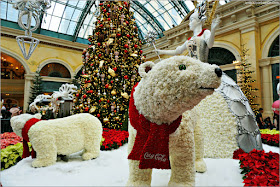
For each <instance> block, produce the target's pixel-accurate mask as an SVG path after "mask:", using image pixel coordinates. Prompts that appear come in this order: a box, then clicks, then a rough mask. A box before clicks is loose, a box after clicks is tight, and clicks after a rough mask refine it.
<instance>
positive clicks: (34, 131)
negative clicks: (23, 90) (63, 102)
mask: <svg viewBox="0 0 280 187" xmlns="http://www.w3.org/2000/svg"><path fill="white" fill-rule="evenodd" d="M31 118H37V119H41V115H40V114H35V115H31V114H22V115H19V116H15V117H13V118H11V126H12V128H13V130H14V132H15V133H16V134H17V135H18V136H20V137H23V136H22V129H23V128H24V126H25V124H26V122H27V121H29V120H30V119H31ZM102 131H103V130H102V124H101V122H100V121H99V120H98V119H97V118H96V117H94V116H92V115H90V114H76V115H72V116H69V117H65V118H60V119H52V120H42V121H38V122H37V123H35V124H34V125H33V126H31V128H30V129H29V131H28V137H29V140H30V142H31V145H32V147H33V149H34V150H35V151H36V160H34V161H33V162H32V166H33V167H42V166H49V165H52V164H55V162H56V159H57V155H58V154H61V155H70V154H72V153H76V152H79V151H81V150H84V152H83V155H82V158H83V159H84V160H90V159H93V158H96V157H98V156H99V153H100V141H101V138H102Z"/></svg>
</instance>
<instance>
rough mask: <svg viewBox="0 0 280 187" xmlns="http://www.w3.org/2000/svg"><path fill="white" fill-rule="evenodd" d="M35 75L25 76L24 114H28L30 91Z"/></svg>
mask: <svg viewBox="0 0 280 187" xmlns="http://www.w3.org/2000/svg"><path fill="white" fill-rule="evenodd" d="M34 75H35V74H25V75H24V77H25V82H24V103H23V112H26V110H27V108H28V102H29V97H30V95H31V94H30V91H31V86H32V80H33V78H34Z"/></svg>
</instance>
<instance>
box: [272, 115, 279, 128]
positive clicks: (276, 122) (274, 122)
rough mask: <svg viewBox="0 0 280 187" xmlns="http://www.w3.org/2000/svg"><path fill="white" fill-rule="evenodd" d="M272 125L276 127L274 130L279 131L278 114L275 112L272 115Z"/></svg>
mask: <svg viewBox="0 0 280 187" xmlns="http://www.w3.org/2000/svg"><path fill="white" fill-rule="evenodd" d="M273 125H274V126H275V127H276V130H278V131H279V115H278V114H276V113H274V115H273Z"/></svg>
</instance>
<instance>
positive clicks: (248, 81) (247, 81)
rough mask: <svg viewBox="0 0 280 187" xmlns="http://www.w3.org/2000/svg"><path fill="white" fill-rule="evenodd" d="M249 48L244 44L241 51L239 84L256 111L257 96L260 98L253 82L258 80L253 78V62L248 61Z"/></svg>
mask: <svg viewBox="0 0 280 187" xmlns="http://www.w3.org/2000/svg"><path fill="white" fill-rule="evenodd" d="M247 57H248V49H246V48H245V47H244V45H242V53H241V64H240V65H239V67H238V71H237V74H238V75H239V78H238V79H239V80H238V81H237V83H238V85H239V86H240V88H241V90H242V92H243V93H244V95H245V96H246V97H247V99H248V101H249V103H250V105H251V108H252V110H253V111H254V112H255V113H256V111H257V109H258V108H257V107H258V105H259V104H257V103H255V98H258V96H257V93H256V92H257V91H258V89H257V88H254V87H253V83H254V82H256V80H255V79H253V77H252V74H253V73H254V71H252V70H251V69H252V68H251V63H249V62H248V58H247Z"/></svg>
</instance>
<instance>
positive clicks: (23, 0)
mask: <svg viewBox="0 0 280 187" xmlns="http://www.w3.org/2000/svg"><path fill="white" fill-rule="evenodd" d="M50 7H51V1H50V0H40V1H35V0H17V1H16V2H15V3H14V4H13V8H15V9H17V10H19V16H18V25H19V26H20V27H21V28H22V29H23V30H25V35H24V36H17V37H16V40H17V43H18V45H19V48H20V50H21V52H22V54H23V56H24V58H25V59H26V60H28V59H29V58H30V57H31V55H32V53H33V52H34V50H35V48H36V47H37V45H38V44H39V40H38V39H37V38H34V37H32V32H33V31H35V30H36V29H37V28H38V27H39V26H40V18H39V17H40V15H41V14H43V13H44V12H45V10H46V9H49V8H50ZM24 16H27V20H26V23H24ZM32 18H34V20H35V26H34V27H32V26H31V21H32ZM28 47H29V49H28Z"/></svg>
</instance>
